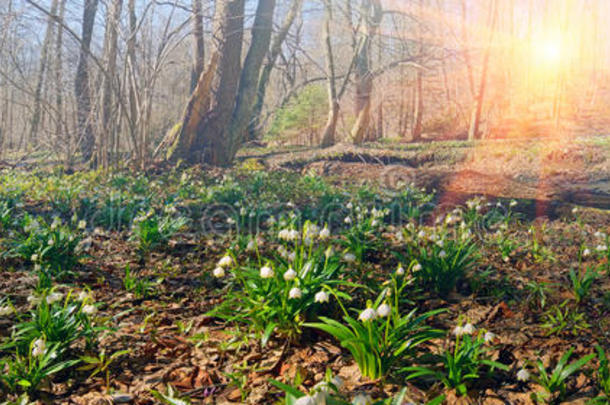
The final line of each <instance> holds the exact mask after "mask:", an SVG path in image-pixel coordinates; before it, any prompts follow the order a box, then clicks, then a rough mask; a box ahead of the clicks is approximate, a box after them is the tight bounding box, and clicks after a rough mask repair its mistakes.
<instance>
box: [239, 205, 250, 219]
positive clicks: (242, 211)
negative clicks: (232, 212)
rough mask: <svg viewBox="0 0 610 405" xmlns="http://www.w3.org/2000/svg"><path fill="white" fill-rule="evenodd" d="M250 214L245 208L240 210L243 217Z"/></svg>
mask: <svg viewBox="0 0 610 405" xmlns="http://www.w3.org/2000/svg"><path fill="white" fill-rule="evenodd" d="M247 213H248V210H246V208H245V207H241V209H240V210H239V215H241V216H242V217H243V216H245V215H246V214H247Z"/></svg>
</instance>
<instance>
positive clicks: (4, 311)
mask: <svg viewBox="0 0 610 405" xmlns="http://www.w3.org/2000/svg"><path fill="white" fill-rule="evenodd" d="M12 313H13V308H11V306H10V305H5V306H2V307H0V316H6V315H10V314H12Z"/></svg>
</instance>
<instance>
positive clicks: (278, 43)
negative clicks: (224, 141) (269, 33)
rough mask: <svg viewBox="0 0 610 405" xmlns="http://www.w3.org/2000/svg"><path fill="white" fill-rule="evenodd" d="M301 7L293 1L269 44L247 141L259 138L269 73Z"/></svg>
mask: <svg viewBox="0 0 610 405" xmlns="http://www.w3.org/2000/svg"><path fill="white" fill-rule="evenodd" d="M302 6H303V0H294V1H293V3H292V7H291V8H290V10H289V11H288V14H287V15H286V18H285V19H284V22H283V23H282V26H281V28H280V30H279V31H278V33H277V35H276V36H275V37H274V39H273V43H272V44H271V49H270V52H269V57H268V58H267V63H265V66H264V67H263V71H262V72H261V75H260V78H259V81H258V91H257V93H256V101H255V103H254V107H253V109H252V114H251V118H250V125H249V128H248V140H254V139H256V138H258V137H259V135H260V130H261V128H260V127H261V122H260V115H261V113H262V111H263V105H264V104H265V95H266V93H267V86H268V85H269V79H270V78H271V72H272V71H273V68H274V67H275V62H276V61H277V58H278V56H279V55H280V52H281V51H282V45H283V44H284V41H285V40H286V37H287V36H288V32H289V31H290V28H291V27H292V24H293V22H294V20H295V19H296V17H297V15H298V14H299V11H300V10H301V8H302Z"/></svg>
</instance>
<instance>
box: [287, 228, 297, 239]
mask: <svg viewBox="0 0 610 405" xmlns="http://www.w3.org/2000/svg"><path fill="white" fill-rule="evenodd" d="M298 238H299V231H297V230H296V229H291V230H290V231H288V240H297V239H298Z"/></svg>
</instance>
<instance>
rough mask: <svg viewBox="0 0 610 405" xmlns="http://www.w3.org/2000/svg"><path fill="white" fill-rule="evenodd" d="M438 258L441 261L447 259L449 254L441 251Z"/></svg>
mask: <svg viewBox="0 0 610 405" xmlns="http://www.w3.org/2000/svg"><path fill="white" fill-rule="evenodd" d="M438 257H440V258H441V259H444V258H445V257H447V252H445V251H444V250H441V251H440V252H439V253H438Z"/></svg>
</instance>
